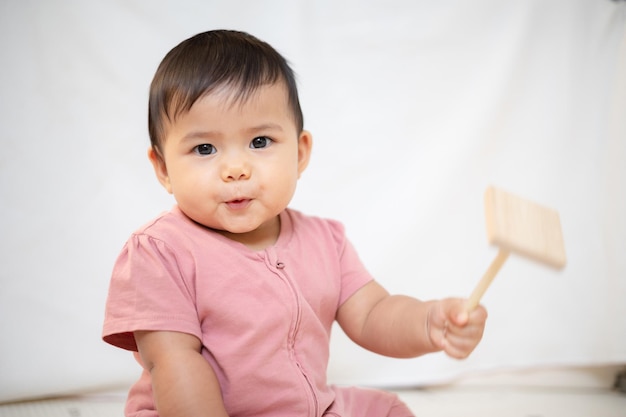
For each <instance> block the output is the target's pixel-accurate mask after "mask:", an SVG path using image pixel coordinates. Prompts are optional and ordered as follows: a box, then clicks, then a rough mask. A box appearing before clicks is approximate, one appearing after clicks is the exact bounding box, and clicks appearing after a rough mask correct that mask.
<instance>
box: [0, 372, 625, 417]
mask: <svg viewBox="0 0 626 417" xmlns="http://www.w3.org/2000/svg"><path fill="white" fill-rule="evenodd" d="M617 369H618V368H616V367H609V368H602V369H592V370H588V369H582V370H581V369H579V370H568V371H557V372H554V371H552V372H546V371H541V372H523V373H519V372H518V373H503V374H497V375H487V376H480V377H477V378H476V377H475V378H472V379H469V380H465V381H460V382H457V383H455V384H453V385H447V386H440V387H431V388H424V389H413V390H397V391H396V392H397V393H398V394H399V395H400V397H401V398H402V399H403V400H404V401H405V402H406V403H407V404H408V405H409V407H410V408H411V409H412V410H413V411H414V412H415V415H416V416H417V417H444V416H445V417H626V393H622V392H618V391H616V390H612V389H611V385H612V381H613V380H614V375H615V372H616V370H617ZM125 396H126V392H125V390H124V391H119V392H107V393H98V394H91V395H83V396H76V397H66V398H57V399H49V400H41V401H31V402H21V403H13V404H3V405H0V417H121V416H123V409H124V401H125Z"/></svg>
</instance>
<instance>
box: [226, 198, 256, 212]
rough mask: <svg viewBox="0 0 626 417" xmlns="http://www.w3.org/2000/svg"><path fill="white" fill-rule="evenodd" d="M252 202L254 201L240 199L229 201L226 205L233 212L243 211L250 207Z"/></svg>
mask: <svg viewBox="0 0 626 417" xmlns="http://www.w3.org/2000/svg"><path fill="white" fill-rule="evenodd" d="M250 201H252V200H250V199H249V198H240V199H236V200H230V201H227V202H226V205H227V206H228V208H230V209H231V210H241V209H244V208H246V207H248V205H249V204H250Z"/></svg>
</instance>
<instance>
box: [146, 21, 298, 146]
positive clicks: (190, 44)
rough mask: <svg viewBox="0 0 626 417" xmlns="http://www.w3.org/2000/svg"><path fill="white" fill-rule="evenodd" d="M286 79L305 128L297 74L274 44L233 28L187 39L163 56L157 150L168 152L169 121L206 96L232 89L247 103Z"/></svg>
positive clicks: (153, 122)
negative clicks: (165, 145) (165, 148)
mask: <svg viewBox="0 0 626 417" xmlns="http://www.w3.org/2000/svg"><path fill="white" fill-rule="evenodd" d="M280 82H282V83H284V85H285V87H286V90H287V94H288V103H289V106H290V107H291V112H292V113H293V118H294V123H295V125H296V128H297V130H298V131H299V132H300V131H302V128H303V117H302V110H301V108H300V101H299V98H298V89H297V86H296V80H295V76H294V73H293V71H292V69H291V68H290V67H289V64H288V63H287V61H286V60H285V58H283V56H282V55H280V54H279V53H278V52H277V51H276V50H275V49H274V48H273V47H272V46H270V45H269V44H267V43H265V42H263V41H261V40H259V39H257V38H255V37H254V36H252V35H249V34H247V33H244V32H238V31H231V30H213V31H208V32H204V33H200V34H197V35H195V36H193V37H191V38H189V39H187V40H185V41H183V42H181V43H180V44H179V45H178V46H176V47H175V48H174V49H172V50H171V51H170V52H169V53H168V54H167V55H166V56H165V58H163V61H162V62H161V64H160V65H159V68H158V69H157V72H156V74H155V76H154V79H153V80H152V84H151V86H150V99H149V104H148V106H149V107H148V130H149V134H150V142H151V144H152V147H153V149H154V150H155V151H156V152H157V153H158V154H162V145H163V141H164V139H165V133H166V132H165V127H166V124H167V122H172V121H174V120H175V119H176V118H177V117H178V116H180V115H181V114H183V113H185V112H188V111H189V109H191V106H192V105H193V104H194V103H195V102H196V101H197V100H198V99H199V98H201V97H203V96H204V95H207V94H211V93H212V92H215V91H217V90H220V89H223V88H227V89H228V90H229V91H231V92H232V94H233V97H232V99H234V100H235V101H243V100H246V99H247V98H248V97H249V96H250V95H251V94H252V93H254V92H255V91H256V90H257V89H258V88H259V87H261V86H264V85H270V84H275V83H280Z"/></svg>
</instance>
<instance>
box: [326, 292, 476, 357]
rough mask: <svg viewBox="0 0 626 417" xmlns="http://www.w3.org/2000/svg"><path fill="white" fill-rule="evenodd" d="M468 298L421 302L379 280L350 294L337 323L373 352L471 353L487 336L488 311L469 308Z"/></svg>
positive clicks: (399, 354) (395, 354)
mask: <svg viewBox="0 0 626 417" xmlns="http://www.w3.org/2000/svg"><path fill="white" fill-rule="evenodd" d="M465 306H466V300H462V299H458V298H447V299H443V300H436V301H419V300H417V299H415V298H411V297H407V296H403V295H389V293H388V292H387V291H386V290H385V289H384V288H383V287H381V286H380V285H379V284H378V283H376V282H375V281H372V282H370V283H368V284H366V285H365V286H364V287H363V288H361V289H360V290H358V291H357V292H356V293H355V294H354V295H352V296H351V297H350V298H349V299H348V300H347V301H346V302H345V303H344V304H343V305H342V306H341V307H340V308H339V311H338V312H337V321H338V322H339V324H340V325H341V327H342V329H343V330H344V332H346V334H347V335H348V336H349V337H350V338H351V339H352V340H353V341H355V342H356V343H357V344H359V345H361V346H363V347H364V348H366V349H369V350H371V351H373V352H376V353H379V354H382V355H386V356H393V357H400V358H409V357H415V356H419V355H422V354H425V353H429V352H436V351H440V350H443V351H445V352H446V353H447V354H448V355H449V356H451V357H454V358H465V357H467V356H468V355H469V354H470V353H471V352H472V351H473V350H474V348H475V347H476V345H478V342H480V339H481V338H482V335H483V330H484V327H485V321H486V319H487V312H486V310H485V309H484V308H483V307H482V306H478V307H477V308H476V309H475V310H473V311H472V312H471V313H467V312H466V307H465Z"/></svg>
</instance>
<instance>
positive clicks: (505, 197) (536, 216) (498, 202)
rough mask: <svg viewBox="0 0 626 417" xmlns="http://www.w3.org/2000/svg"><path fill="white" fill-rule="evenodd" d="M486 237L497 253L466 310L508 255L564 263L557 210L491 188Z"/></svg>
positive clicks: (475, 302)
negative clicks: (512, 254)
mask: <svg viewBox="0 0 626 417" xmlns="http://www.w3.org/2000/svg"><path fill="white" fill-rule="evenodd" d="M485 218H486V225H487V239H488V240H489V243H491V244H492V245H495V246H497V247H498V254H497V255H496V257H495V259H494V260H493V262H491V265H490V266H489V268H488V269H487V271H486V272H485V274H484V275H483V277H482V279H481V280H480V282H479V283H478V285H476V288H474V291H473V292H472V295H470V297H469V300H468V303H467V310H468V311H472V310H473V309H474V308H476V306H477V305H478V304H479V303H480V299H481V298H482V296H483V294H484V293H485V291H487V288H489V285H490V284H491V282H492V281H493V279H494V278H495V276H496V274H497V273H498V271H499V270H500V268H501V267H502V265H503V264H504V262H505V261H506V260H507V258H508V257H509V254H510V253H516V254H518V255H522V256H524V257H526V258H528V259H531V260H533V261H537V262H541V263H543V264H545V265H548V266H550V267H552V268H556V269H561V268H563V267H564V266H565V263H566V259H565V245H564V244H563V234H562V232H561V222H560V221H559V213H558V212H556V211H555V210H552V209H550V208H548V207H544V206H541V205H539V204H537V203H534V202H532V201H529V200H526V199H524V198H521V197H518V196H516V195H513V194H511V193H508V192H506V191H504V190H501V189H499V188H495V187H488V188H487V191H485Z"/></svg>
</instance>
